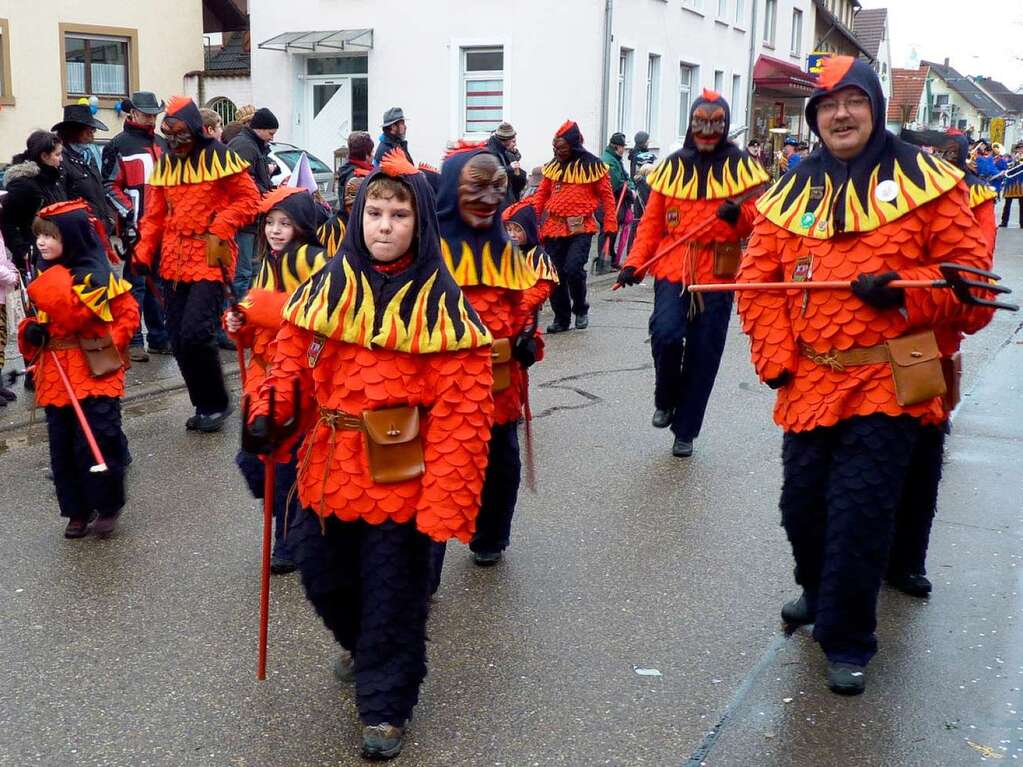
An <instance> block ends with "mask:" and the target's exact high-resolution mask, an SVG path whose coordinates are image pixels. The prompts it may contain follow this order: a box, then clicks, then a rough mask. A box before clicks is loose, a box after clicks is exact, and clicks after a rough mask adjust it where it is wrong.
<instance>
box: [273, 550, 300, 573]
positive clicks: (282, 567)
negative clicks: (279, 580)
mask: <svg viewBox="0 0 1023 767" xmlns="http://www.w3.org/2000/svg"><path fill="white" fill-rule="evenodd" d="M296 569H298V568H297V565H296V564H295V563H294V562H292V561H291V560H290V559H285V558H284V557H279V556H277V555H276V554H274V555H273V556H272V557H270V572H271V573H273V574H274V575H287V574H288V573H293V572H295V570H296Z"/></svg>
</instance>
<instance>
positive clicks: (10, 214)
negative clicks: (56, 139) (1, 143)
mask: <svg viewBox="0 0 1023 767" xmlns="http://www.w3.org/2000/svg"><path fill="white" fill-rule="evenodd" d="M4 186H5V188H6V189H7V194H6V195H4V198H3V213H2V214H0V231H3V235H4V242H6V243H7V247H8V248H9V249H10V251H11V254H12V256H13V257H14V264H15V266H17V267H18V269H19V270H21V272H22V273H24V272H25V268H26V265H27V263H28V259H29V257H30V255H31V254H32V253H33V252H34V251H35V247H34V246H35V236H34V235H33V234H32V221H33V220H34V219H35V217H36V213H38V212H39V209H40V208H42V207H44V206H45V205H52V204H53V203H55V202H63V201H64V200H66V199H68V196H67V190H66V188H65V186H64V174H63V168H51V167H50V166H49V165H42V166H40V165H39V164H37V163H36V162H34V161H32V160H25V161H24V162H20V163H17V164H15V165H12V166H10V167H9V168H8V169H7V173H6V174H5V175H4Z"/></svg>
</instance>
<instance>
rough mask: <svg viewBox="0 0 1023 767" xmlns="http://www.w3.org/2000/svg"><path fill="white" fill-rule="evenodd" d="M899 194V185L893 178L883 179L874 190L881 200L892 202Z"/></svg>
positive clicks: (875, 195)
mask: <svg viewBox="0 0 1023 767" xmlns="http://www.w3.org/2000/svg"><path fill="white" fill-rule="evenodd" d="M898 196H899V185H898V184H896V183H895V182H894V181H892V180H891V179H888V180H887V181H882V182H881V183H880V184H878V185H877V189H875V190H874V197H876V198H877V199H878V200H880V201H881V202H891V201H892V200H894V199H895V198H896V197H898Z"/></svg>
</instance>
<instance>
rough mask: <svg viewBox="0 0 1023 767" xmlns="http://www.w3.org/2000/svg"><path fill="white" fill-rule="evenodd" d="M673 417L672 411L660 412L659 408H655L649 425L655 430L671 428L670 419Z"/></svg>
mask: <svg viewBox="0 0 1023 767" xmlns="http://www.w3.org/2000/svg"><path fill="white" fill-rule="evenodd" d="M674 415H675V411H674V410H661V408H657V409H656V410H655V411H654V417H653V418H651V419H650V425H651V426H653V427H654V428H655V429H665V428H667V427H668V426H671V419H672V417H674Z"/></svg>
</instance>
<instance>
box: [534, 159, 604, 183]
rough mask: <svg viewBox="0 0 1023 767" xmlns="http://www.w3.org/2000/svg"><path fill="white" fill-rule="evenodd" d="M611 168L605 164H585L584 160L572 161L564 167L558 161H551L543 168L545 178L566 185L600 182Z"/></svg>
mask: <svg viewBox="0 0 1023 767" xmlns="http://www.w3.org/2000/svg"><path fill="white" fill-rule="evenodd" d="M610 172H611V168H610V167H608V165H607V163H604V162H596V163H594V162H590V163H586V164H585V165H584V164H583V162H582V160H572V161H571V162H569V163H568V164H566V165H562V164H561V163H560V162H558V161H557V160H551V161H550V162H549V163H547V164H546V165H544V166H543V177H544V178H549V179H550V180H551V181H563V182H564V183H566V184H592V183H593V182H594V181H600V179H602V178H604V176H606V175H607V174H608V173H610Z"/></svg>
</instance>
